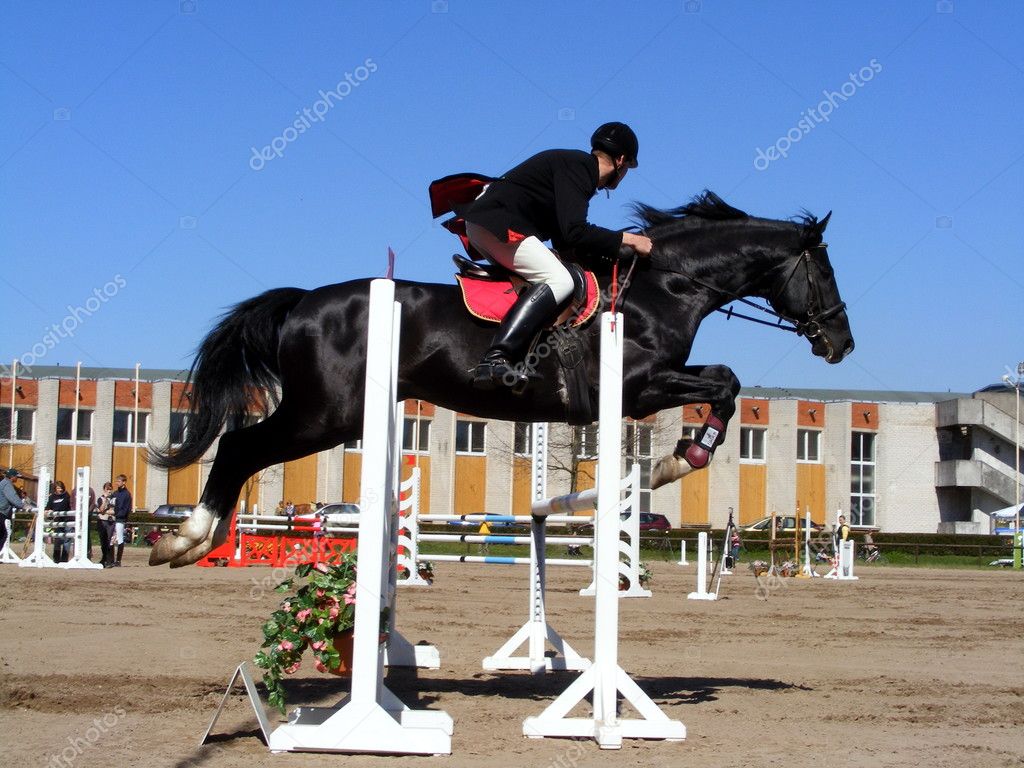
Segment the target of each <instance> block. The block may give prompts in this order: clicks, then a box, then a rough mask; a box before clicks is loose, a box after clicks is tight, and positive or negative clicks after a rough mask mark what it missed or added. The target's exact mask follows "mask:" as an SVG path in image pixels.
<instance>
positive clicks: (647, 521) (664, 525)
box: [575, 512, 672, 536]
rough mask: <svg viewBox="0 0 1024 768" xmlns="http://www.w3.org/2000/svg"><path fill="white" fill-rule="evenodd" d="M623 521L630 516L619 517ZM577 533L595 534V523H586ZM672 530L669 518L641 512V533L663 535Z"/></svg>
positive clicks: (622, 515) (624, 514) (623, 514)
mask: <svg viewBox="0 0 1024 768" xmlns="http://www.w3.org/2000/svg"><path fill="white" fill-rule="evenodd" d="M619 517H620V518H621V519H622V520H625V519H626V518H628V517H629V514H628V513H626V512H624V513H622V514H621V515H620V516H619ZM575 530H576V532H578V533H581V534H584V535H588V536H589V535H591V534H592V533H593V532H594V524H593V523H584V524H583V525H581V526H579V527H578V528H576V529H575ZM670 530H672V523H670V522H669V521H668V518H667V517H665V516H664V515H657V514H654V513H653V512H641V513H640V532H641V533H647V532H648V531H655V532H657V533H663V532H664V531H670Z"/></svg>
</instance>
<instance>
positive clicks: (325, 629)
mask: <svg viewBox="0 0 1024 768" xmlns="http://www.w3.org/2000/svg"><path fill="white" fill-rule="evenodd" d="M302 580H305V583H304V584H302V586H300V587H299V588H298V589H296V590H295V591H294V593H293V594H291V595H289V596H288V597H286V598H284V600H282V601H281V604H280V606H279V607H278V609H277V610H275V611H274V612H273V613H272V614H271V615H270V618H269V619H268V620H267V621H266V622H265V623H264V624H263V627H262V629H263V645H262V648H264V649H266V650H261V651H259V652H258V653H257V654H256V655H255V656H254V657H253V663H254V664H255V665H256V666H257V667H259V668H260V669H262V670H263V682H264V684H265V685H266V686H267V691H268V693H269V697H268V698H269V701H270V705H271V706H273V707H277V708H278V709H279V710H280V711H281V713H282V714H284V711H285V692H284V688H283V687H282V685H281V677H282V675H290V674H292V673H294V672H295V671H296V670H298V668H299V666H300V664H301V659H302V654H303V653H304V652H305V651H306V650H307V649H310V650H312V651H313V655H314V658H315V661H314V664H315V665H316V668H317V670H319V671H321V672H327V671H329V670H335V669H337V668H338V667H339V666H340V664H341V656H340V654H339V653H338V651H337V650H336V649H335V648H334V639H335V638H336V637H337V636H338V635H341V634H342V633H344V632H346V631H348V630H351V629H352V628H353V626H354V625H355V602H356V556H355V553H347V554H345V555H343V556H342V558H341V560H340V561H339V562H338V563H337V564H335V565H327V564H325V563H317V564H316V565H313V564H309V563H306V564H303V565H300V566H298V567H297V568H296V569H295V574H294V576H292V577H291V578H288V579H285V580H284V581H282V582H281V583H280V584H278V585H277V587H276V588H275V589H276V591H278V592H287V591H289V590H291V589H293V588H294V584H295V582H296V581H299V582H301V581H302ZM387 623H388V622H387V609H384V610H382V611H381V633H382V634H381V638H382V642H383V640H384V639H386V634H385V633H386V632H387Z"/></svg>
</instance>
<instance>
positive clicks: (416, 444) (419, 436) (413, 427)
mask: <svg viewBox="0 0 1024 768" xmlns="http://www.w3.org/2000/svg"><path fill="white" fill-rule="evenodd" d="M402 450H403V451H417V452H419V453H427V452H428V451H429V450H430V420H429V419H413V418H408V417H406V418H405V421H404V422H403V423H402Z"/></svg>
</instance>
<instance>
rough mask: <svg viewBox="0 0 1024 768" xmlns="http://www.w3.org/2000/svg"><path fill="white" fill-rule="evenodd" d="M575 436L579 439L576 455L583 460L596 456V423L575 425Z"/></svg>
mask: <svg viewBox="0 0 1024 768" xmlns="http://www.w3.org/2000/svg"><path fill="white" fill-rule="evenodd" d="M575 430H576V438H577V439H578V440H579V446H580V447H579V450H578V451H577V452H576V456H577V458H579V459H582V460H584V461H589V460H590V459H596V458H597V425H596V424H590V425H588V426H586V427H575Z"/></svg>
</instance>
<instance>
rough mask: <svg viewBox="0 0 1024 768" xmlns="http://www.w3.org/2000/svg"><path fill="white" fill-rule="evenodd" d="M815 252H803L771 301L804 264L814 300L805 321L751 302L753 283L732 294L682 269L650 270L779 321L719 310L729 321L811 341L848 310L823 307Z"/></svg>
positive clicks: (823, 245)
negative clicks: (677, 277) (813, 273)
mask: <svg viewBox="0 0 1024 768" xmlns="http://www.w3.org/2000/svg"><path fill="white" fill-rule="evenodd" d="M827 247H828V243H824V242H823V243H819V244H818V245H816V246H814V249H818V248H827ZM811 250H812V249H811V248H805V249H804V250H803V251H802V252H801V253H800V255H799V256H797V257H796V258H795V259H794V260H793V264H792V266H790V267H789V269H788V270H787V271H786V274H785V276H784V278H783V280H782V282H781V283H780V285H779V286H778V287H777V288H775V289H774V290H773V291H772V295H771V296H770V297H769V299H768V301H769V303H774V302H775V301H776V300H777V299H778V298H779V297H780V296H781V295H782V293H783V291H784V290H785V289H786V286H787V285H789V282H790V280H792V279H793V276H794V275H795V274H796V271H797V269H798V268H799V267H800V265H801V264H803V266H804V275H805V277H806V278H807V292H808V296H809V297H810V301H809V304H808V307H807V318H806V319H805V320H798V319H796V318H793V317H789V316H788V315H784V314H782V313H781V312H776V311H775V310H774V309H772V307H770V306H768V307H766V306H764V305H763V304H759V303H757V302H756V301H752V300H750V299H748V298H747V297H746V296H744V295H743V294H744V293H745V291H746V290H747V289H748V288H749V287H750V286H751V285H752V284H753V283H752V282H751V283H748V284H747V285H745V286H743V287H742V288H740V289H739V290H738V291H729V290H726V289H724V288H719V287H718V286H714V285H710V284H709V283H706V282H704V281H703V280H700V279H699V278H696V277H694V276H693V275H691V274H688V273H686V272H683V271H682V270H679V269H672V268H668V267H659V266H655V265H654V264H651V265H650V268H651V269H654V270H656V271H659V272H671V273H673V274H677V275H680V276H682V277H685V278H686V279H687V280H689V281H691V282H693V283H696V284H697V285H700V286H702V287H704V288H707V289H708V290H710V291H714V292H716V293H719V294H722V295H725V296H728V297H729V298H730V300H733V301H738V302H740V303H742V304H746V305H747V306H749V307H753V308H754V309H756V310H758V311H760V312H764V313H765V314H767V315H771V316H772V317H774V318H776V320H775V322H772V321H770V320H763V319H761V318H759V317H752V316H751V315H744V314H742V313H740V312H736V311H735V310H733V308H732V307H729V308H728V309H725V308H723V307H718V308H716V310H715V311H716V312H721V313H723V314H724V315H727V319H729V318H733V317H738V318H740V319H742V320H749V321H750V322H752V323H759V324H760V325H767V326H768V327H769V328H778V329H779V330H782V331H790V332H792V333H795V334H796V335H797V336H806V337H807V338H808V339H816V338H818V337H819V336H822V335H823V334H824V332H825V329H824V328H823V327H822V323H823V322H824V321H825V320H828V319H829V318H831V317H834V316H835V315H837V314H839V313H840V312H842V311H843V310H844V309H846V302H845V301H840V302H839V303H838V304H834V305H833V306H831V307H825V308H822V305H823V304H824V299H823V297H822V293H821V267H820V266H819V265H818V264H817V262H815V261H814V258H813V256H812V254H811ZM812 264H813V265H814V269H815V271H816V272H817V273H818V280H817V281H816V280H815V279H814V278H813V277H812V276H811V265H812ZM786 323H788V325H786Z"/></svg>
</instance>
